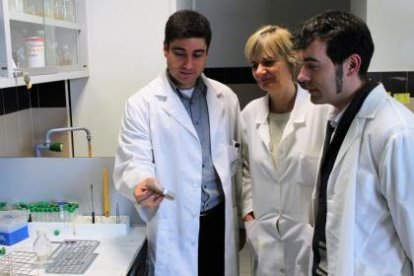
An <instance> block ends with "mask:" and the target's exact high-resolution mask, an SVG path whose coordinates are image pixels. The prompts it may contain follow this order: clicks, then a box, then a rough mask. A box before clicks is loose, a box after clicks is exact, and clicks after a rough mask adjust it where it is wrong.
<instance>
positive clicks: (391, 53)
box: [366, 0, 414, 72]
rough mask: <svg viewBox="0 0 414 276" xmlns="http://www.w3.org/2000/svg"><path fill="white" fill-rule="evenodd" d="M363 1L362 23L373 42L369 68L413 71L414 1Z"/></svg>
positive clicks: (374, 69) (374, 70)
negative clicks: (370, 34) (364, 15)
mask: <svg viewBox="0 0 414 276" xmlns="http://www.w3.org/2000/svg"><path fill="white" fill-rule="evenodd" d="M366 2H367V16H366V20H367V21H366V22H367V24H368V26H369V28H370V29H371V33H372V37H373V39H374V44H375V52H374V57H373V59H372V62H371V66H370V70H369V71H372V72H376V71H413V70H414V54H413V45H414V1H413V0H366Z"/></svg>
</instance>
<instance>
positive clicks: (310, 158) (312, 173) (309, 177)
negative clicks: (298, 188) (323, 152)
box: [296, 152, 319, 187]
mask: <svg viewBox="0 0 414 276" xmlns="http://www.w3.org/2000/svg"><path fill="white" fill-rule="evenodd" d="M318 162H319V157H318V156H315V155H309V154H306V153H302V152H300V153H299V154H298V160H297V167H296V168H297V171H296V172H297V173H296V175H297V176H298V178H297V179H298V183H299V184H301V185H304V186H311V187H313V186H314V185H315V181H316V175H317V169H318Z"/></svg>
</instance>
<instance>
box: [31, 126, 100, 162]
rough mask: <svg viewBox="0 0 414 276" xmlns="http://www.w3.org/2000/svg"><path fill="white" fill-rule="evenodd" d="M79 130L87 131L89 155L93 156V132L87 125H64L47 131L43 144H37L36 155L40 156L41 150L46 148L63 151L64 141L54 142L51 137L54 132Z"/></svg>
mask: <svg viewBox="0 0 414 276" xmlns="http://www.w3.org/2000/svg"><path fill="white" fill-rule="evenodd" d="M78 130H83V131H85V132H86V139H87V140H88V157H92V145H91V140H92V134H91V132H90V131H89V129H87V128H86V127H62V128H52V129H49V130H48V131H47V133H46V137H45V141H44V142H43V144H37V145H36V146H35V155H36V157H40V151H41V150H44V149H47V150H51V151H57V152H61V151H62V150H63V144H62V143H52V140H51V139H50V137H51V135H52V134H53V133H57V132H65V131H71V132H73V131H78Z"/></svg>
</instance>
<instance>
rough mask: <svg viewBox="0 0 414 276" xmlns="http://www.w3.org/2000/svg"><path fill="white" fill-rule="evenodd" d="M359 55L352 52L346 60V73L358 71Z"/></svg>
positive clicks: (351, 73) (349, 74) (350, 73)
mask: <svg viewBox="0 0 414 276" xmlns="http://www.w3.org/2000/svg"><path fill="white" fill-rule="evenodd" d="M361 62H362V60H361V57H360V56H359V55H358V54H352V55H350V56H349V58H347V60H346V67H345V68H346V75H347V76H351V75H354V74H357V75H358V73H359V69H360V68H361Z"/></svg>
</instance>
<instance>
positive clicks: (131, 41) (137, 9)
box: [71, 0, 176, 157]
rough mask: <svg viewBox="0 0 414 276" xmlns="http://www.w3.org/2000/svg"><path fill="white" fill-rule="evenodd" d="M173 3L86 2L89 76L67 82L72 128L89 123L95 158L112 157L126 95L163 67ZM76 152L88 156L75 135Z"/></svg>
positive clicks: (141, 0)
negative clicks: (165, 38) (169, 17)
mask: <svg viewBox="0 0 414 276" xmlns="http://www.w3.org/2000/svg"><path fill="white" fill-rule="evenodd" d="M175 9H176V3H175V1H172V0H171V1H147V0H121V1H113V0H88V1H87V24H88V27H87V28H88V45H89V47H88V48H89V70H90V77H89V78H87V79H79V80H74V81H71V101H72V116H73V125H74V126H83V127H88V128H89V129H90V130H91V132H92V135H93V138H92V147H93V155H94V156H113V155H114V153H115V150H116V146H117V137H118V131H119V127H120V123H121V117H122V112H123V109H124V104H125V101H126V99H127V98H128V97H129V96H130V95H131V94H133V93H134V92H135V91H137V90H138V89H139V88H141V87H142V86H144V85H145V84H146V83H147V82H149V81H150V80H151V79H153V78H154V77H156V76H157V75H158V74H159V73H160V72H161V71H162V70H163V69H164V68H165V59H164V56H163V52H162V42H163V39H164V25H165V22H166V20H167V18H168V16H169V15H170V14H171V13H172V12H173V11H175ZM74 146H75V156H78V157H79V156H87V145H86V139H85V138H84V137H82V136H78V137H75V139H74Z"/></svg>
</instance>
